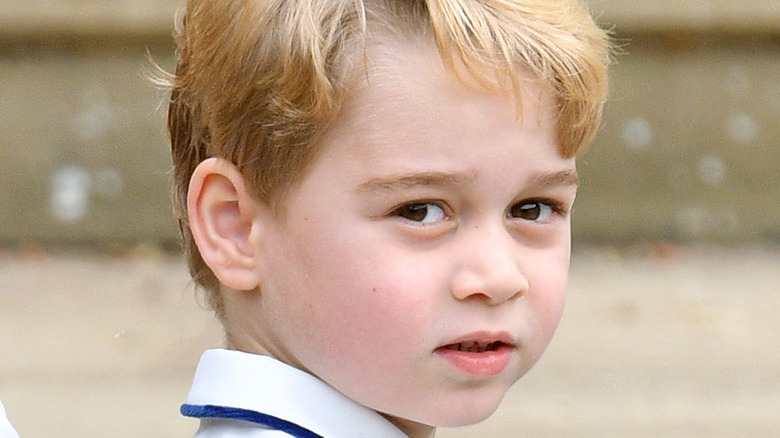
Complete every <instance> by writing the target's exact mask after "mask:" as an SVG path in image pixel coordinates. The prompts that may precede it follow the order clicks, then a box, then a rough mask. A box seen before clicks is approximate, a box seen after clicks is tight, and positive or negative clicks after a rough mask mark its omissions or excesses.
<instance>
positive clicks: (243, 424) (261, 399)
mask: <svg viewBox="0 0 780 438" xmlns="http://www.w3.org/2000/svg"><path fill="white" fill-rule="evenodd" d="M181 412H182V414H184V415H186V416H189V417H196V418H200V429H199V430H198V432H197V433H196V434H195V437H196V438H289V437H296V438H408V437H407V436H406V435H405V434H404V433H403V432H401V431H400V430H399V429H398V428H397V427H395V425H393V424H392V423H390V422H389V421H388V420H387V419H385V418H384V417H382V416H381V415H379V414H378V413H376V412H375V411H372V410H371V409H368V408H366V407H364V406H362V405H360V404H358V403H356V402H354V401H352V400H351V399H349V398H347V397H346V396H344V395H343V394H341V393H340V392H338V391H336V390H335V389H333V388H332V387H330V386H328V385H327V384H326V383H324V382H323V381H321V380H319V379H317V378H316V377H314V376H312V375H311V374H308V373H306V372H303V371H301V370H299V369H297V368H294V367H291V366H289V365H287V364H285V363H283V362H281V361H278V360H276V359H274V358H271V357H268V356H260V355H256V354H251V353H245V352H242V351H235V350H225V349H215V350H207V351H206V352H205V353H203V356H202V357H201V359H200V363H199V364H198V369H197V371H196V373H195V381H194V383H193V385H192V389H191V390H190V394H189V396H188V397H187V403H186V404H184V405H183V406H182V408H181Z"/></svg>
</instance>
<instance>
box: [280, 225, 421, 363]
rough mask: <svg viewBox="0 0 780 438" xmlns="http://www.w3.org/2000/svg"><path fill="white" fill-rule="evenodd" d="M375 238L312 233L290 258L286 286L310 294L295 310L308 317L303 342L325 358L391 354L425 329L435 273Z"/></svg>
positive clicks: (306, 294)
mask: <svg viewBox="0 0 780 438" xmlns="http://www.w3.org/2000/svg"><path fill="white" fill-rule="evenodd" d="M334 237H335V238H334ZM373 240H374V241H376V239H373ZM351 242H361V244H360V245H356V244H351ZM371 242H372V240H371V239H366V238H357V237H355V236H354V235H353V236H351V238H349V239H345V236H341V238H338V236H332V237H331V238H317V237H311V238H309V239H307V244H306V245H297V248H299V250H298V251H296V254H295V256H294V257H292V258H291V259H290V262H289V264H288V268H290V267H293V266H295V269H294V270H293V271H291V272H290V274H289V275H288V276H287V277H288V284H287V287H288V288H296V289H298V291H293V293H296V294H301V293H302V294H305V296H300V298H299V299H300V300H302V301H303V302H306V304H305V305H302V306H301V308H300V309H299V310H297V311H295V312H294V313H298V314H301V315H302V316H305V318H306V325H307V330H306V331H308V332H309V333H308V335H306V334H304V335H305V339H304V340H303V341H304V342H306V343H307V344H309V345H308V347H307V348H311V349H312V350H316V351H317V352H318V354H319V355H320V357H321V358H322V357H323V356H333V357H341V358H345V359H346V358H350V357H351V358H353V359H355V358H357V357H358V356H360V357H364V356H370V355H374V354H376V353H377V352H378V351H380V350H381V351H383V352H388V351H389V350H393V349H394V348H396V346H400V345H404V344H406V345H408V343H409V342H410V339H416V338H417V337H415V336H414V334H415V333H416V334H419V333H421V332H422V331H424V330H425V327H424V325H425V324H426V323H427V322H426V321H428V318H427V317H428V316H429V315H428V314H429V311H428V310H426V309H429V308H430V306H431V305H432V303H431V302H430V301H431V300H430V298H427V299H426V298H425V296H426V294H424V293H421V292H422V291H429V290H430V289H431V288H432V287H433V285H432V284H431V283H430V281H431V275H426V274H425V273H422V272H420V266H419V265H417V266H413V265H412V264H411V263H403V262H402V260H404V258H402V257H396V255H394V254H393V253H392V250H390V249H388V248H387V247H380V246H381V245H375V246H372V245H371ZM399 260H401V262H399ZM312 342H316V344H317V345H311V343H312ZM301 354H305V353H304V352H303V351H302V352H301ZM388 357H390V356H389V355H388ZM392 357H399V359H400V356H392Z"/></svg>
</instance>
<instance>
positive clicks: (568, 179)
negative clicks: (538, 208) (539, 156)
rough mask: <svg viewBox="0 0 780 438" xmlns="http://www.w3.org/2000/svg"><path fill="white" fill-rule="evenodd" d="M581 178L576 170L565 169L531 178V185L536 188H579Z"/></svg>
mask: <svg viewBox="0 0 780 438" xmlns="http://www.w3.org/2000/svg"><path fill="white" fill-rule="evenodd" d="M579 183H580V178H579V176H578V175H577V171H576V170H575V169H565V170H560V171H558V172H550V173H540V174H538V175H534V176H533V177H532V178H531V183H530V185H532V186H536V187H567V186H578V185H579Z"/></svg>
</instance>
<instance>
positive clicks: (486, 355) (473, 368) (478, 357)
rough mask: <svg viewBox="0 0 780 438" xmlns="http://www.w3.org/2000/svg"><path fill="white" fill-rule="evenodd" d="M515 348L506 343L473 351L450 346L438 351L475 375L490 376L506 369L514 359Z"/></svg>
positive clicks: (465, 370) (440, 354)
mask: <svg viewBox="0 0 780 438" xmlns="http://www.w3.org/2000/svg"><path fill="white" fill-rule="evenodd" d="M513 351H514V348H512V347H510V346H507V345H504V346H501V347H499V348H497V349H495V350H490V351H484V352H482V353H473V352H470V351H458V350H453V349H450V348H440V349H438V350H436V353H437V354H438V355H439V356H441V357H443V358H444V359H445V360H447V361H448V362H450V363H451V364H453V365H455V367H456V368H458V369H460V370H461V371H464V372H466V373H468V374H471V375H473V376H479V377H490V376H495V375H496V374H498V373H500V372H501V371H504V370H505V369H506V367H507V366H508V365H509V361H510V360H511V359H512V352H513Z"/></svg>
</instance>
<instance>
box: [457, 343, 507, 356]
mask: <svg viewBox="0 0 780 438" xmlns="http://www.w3.org/2000/svg"><path fill="white" fill-rule="evenodd" d="M504 347H509V345H508V344H506V343H504V342H501V341H496V342H490V343H481V342H474V341H470V342H458V343H456V344H450V345H445V346H444V347H442V348H443V349H446V350H455V351H462V352H467V353H485V352H489V351H498V350H500V349H502V348H504Z"/></svg>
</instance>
